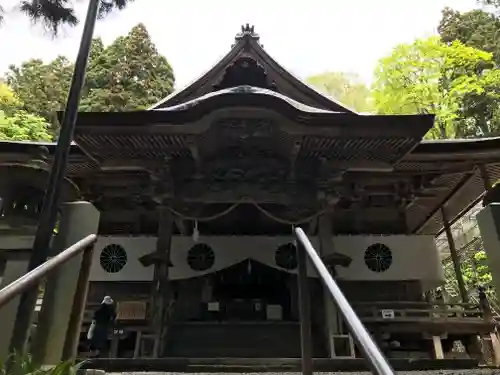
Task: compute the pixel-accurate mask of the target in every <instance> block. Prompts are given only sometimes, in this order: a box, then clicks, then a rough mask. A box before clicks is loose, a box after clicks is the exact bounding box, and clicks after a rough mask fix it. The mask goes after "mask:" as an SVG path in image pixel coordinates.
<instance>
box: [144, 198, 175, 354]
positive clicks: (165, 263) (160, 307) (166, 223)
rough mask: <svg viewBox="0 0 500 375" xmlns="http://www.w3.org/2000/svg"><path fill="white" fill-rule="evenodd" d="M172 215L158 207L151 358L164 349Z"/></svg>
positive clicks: (168, 296)
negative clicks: (153, 342)
mask: <svg viewBox="0 0 500 375" xmlns="http://www.w3.org/2000/svg"><path fill="white" fill-rule="evenodd" d="M173 222H174V221H173V216H172V213H171V212H170V210H168V209H166V208H165V207H162V208H160V211H159V218H158V239H157V242H156V256H155V258H156V260H155V264H154V267H155V270H154V281H153V285H154V290H153V299H152V304H151V308H152V310H151V313H152V314H151V315H150V316H151V318H152V319H151V323H152V328H153V332H155V334H156V335H157V339H156V340H155V345H154V349H153V358H158V357H159V355H160V352H161V351H162V350H163V349H164V336H165V332H166V330H165V324H166V321H165V319H166V316H165V315H166V314H167V312H168V311H167V308H168V304H169V302H170V294H171V293H170V281H169V272H168V271H169V266H170V248H171V244H172V225H173Z"/></svg>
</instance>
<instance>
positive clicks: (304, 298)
mask: <svg viewBox="0 0 500 375" xmlns="http://www.w3.org/2000/svg"><path fill="white" fill-rule="evenodd" d="M297 264H298V277H297V283H298V292H299V310H300V343H301V349H302V375H313V362H312V355H313V353H312V334H311V296H310V294H309V280H308V279H307V255H306V250H305V249H304V246H303V245H302V243H301V242H300V241H298V243H297Z"/></svg>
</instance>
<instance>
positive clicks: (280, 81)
mask: <svg viewBox="0 0 500 375" xmlns="http://www.w3.org/2000/svg"><path fill="white" fill-rule="evenodd" d="M259 39H260V37H259V35H258V34H256V33H255V31H254V26H250V25H248V24H247V25H245V26H242V27H241V32H240V33H238V34H237V35H236V41H235V44H233V46H232V48H231V50H230V51H229V53H227V54H226V55H225V56H224V57H223V58H222V59H220V60H219V61H218V62H217V63H216V64H215V65H214V66H213V67H212V68H211V69H210V70H209V71H207V72H206V73H204V74H203V75H202V76H200V77H199V78H198V79H197V80H195V81H194V82H192V83H191V84H190V85H188V86H187V87H184V88H183V89H180V90H177V91H175V92H174V93H172V94H170V95H169V96H167V97H166V98H164V99H162V100H160V101H159V102H158V103H156V104H155V105H153V106H152V107H151V108H149V109H160V108H165V107H171V106H175V105H179V104H181V103H183V102H186V101H189V100H192V99H195V98H197V97H199V96H202V95H205V94H208V93H209V92H212V91H214V89H215V90H216V89H217V87H219V86H220V84H221V82H222V81H223V79H224V78H226V79H227V77H224V76H225V73H226V71H227V70H228V68H231V67H234V65H235V63H237V61H238V60H241V59H242V58H243V59H247V61H245V62H243V64H247V63H248V59H251V60H252V61H254V63H256V64H258V68H260V69H262V70H263V71H264V73H265V75H266V77H267V80H268V82H269V84H270V85H272V86H273V87H274V89H275V90H276V91H278V92H279V93H281V94H282V95H285V96H288V97H290V98H291V99H294V100H296V101H298V102H300V103H303V104H306V105H309V106H312V107H316V108H321V109H326V110H329V111H334V112H345V113H355V112H354V111H353V110H352V109H350V108H347V107H345V106H344V105H342V104H341V103H339V102H337V101H336V100H334V99H332V98H329V97H327V96H325V95H323V94H321V93H320V92H318V91H317V90H315V89H314V88H312V87H310V86H308V85H307V84H305V83H304V82H302V81H301V80H300V79H298V78H297V77H295V76H294V75H292V74H291V73H290V72H288V71H287V70H286V69H285V68H283V67H282V66H281V65H280V64H278V63H277V62H276V61H275V60H274V59H273V58H272V57H271V56H270V55H269V54H268V53H267V52H266V51H265V50H264V48H263V47H262V45H261V44H260V43H259ZM245 67H246V66H245ZM244 80H245V81H246V82H240V81H239V82H238V85H245V84H246V85H249V86H254V84H253V82H252V76H251V74H248V75H246V78H244Z"/></svg>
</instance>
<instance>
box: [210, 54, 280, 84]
mask: <svg viewBox="0 0 500 375" xmlns="http://www.w3.org/2000/svg"><path fill="white" fill-rule="evenodd" d="M244 85H248V86H254V87H260V88H263V89H268V90H273V91H278V88H277V86H276V83H275V82H272V81H270V80H269V77H268V75H267V72H266V70H265V68H264V67H263V66H262V65H261V64H259V62H258V61H257V60H255V59H254V58H252V57H249V56H243V57H239V58H238V59H237V60H235V61H234V62H233V63H232V64H231V65H229V66H228V67H227V68H226V71H225V72H224V75H223V76H222V78H221V80H220V81H219V82H218V83H216V84H215V85H214V86H213V87H214V90H222V89H227V88H230V87H236V86H244Z"/></svg>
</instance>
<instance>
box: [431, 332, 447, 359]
mask: <svg viewBox="0 0 500 375" xmlns="http://www.w3.org/2000/svg"><path fill="white" fill-rule="evenodd" d="M432 347H433V349H434V359H444V351H443V343H442V341H441V337H440V336H432Z"/></svg>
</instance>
